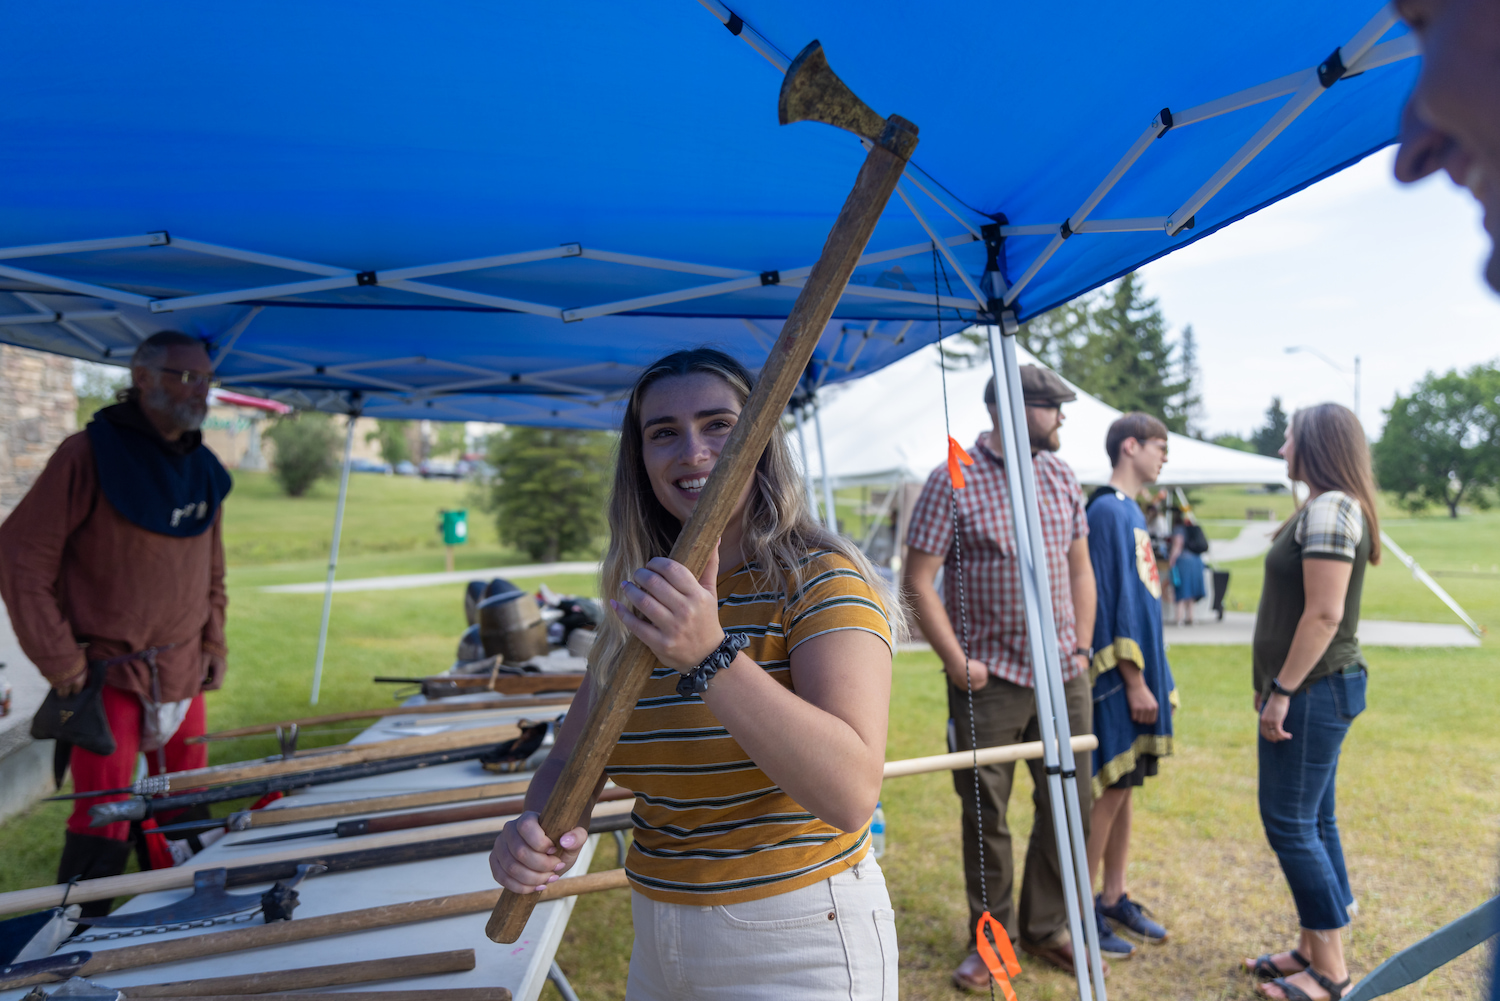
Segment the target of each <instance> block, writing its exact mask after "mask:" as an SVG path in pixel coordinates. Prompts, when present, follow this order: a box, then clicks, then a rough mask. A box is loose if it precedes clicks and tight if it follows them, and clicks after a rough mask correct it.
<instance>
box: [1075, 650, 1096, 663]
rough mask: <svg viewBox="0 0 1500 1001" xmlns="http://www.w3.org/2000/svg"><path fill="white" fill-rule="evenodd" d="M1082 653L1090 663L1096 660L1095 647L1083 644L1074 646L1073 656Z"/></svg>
mask: <svg viewBox="0 0 1500 1001" xmlns="http://www.w3.org/2000/svg"><path fill="white" fill-rule="evenodd" d="M1080 654H1081V655H1082V656H1083V658H1084V659H1085V660H1087V661H1088V662H1089V663H1090V664H1092V663H1093V662H1094V648H1093V647H1091V646H1090V647H1082V646H1078V647H1074V648H1073V656H1075V657H1077V656H1079V655H1080Z"/></svg>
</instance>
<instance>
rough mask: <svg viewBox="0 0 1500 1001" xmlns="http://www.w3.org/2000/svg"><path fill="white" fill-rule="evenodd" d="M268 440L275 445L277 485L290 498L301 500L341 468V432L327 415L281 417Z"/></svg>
mask: <svg viewBox="0 0 1500 1001" xmlns="http://www.w3.org/2000/svg"><path fill="white" fill-rule="evenodd" d="M266 437H267V438H269V439H270V440H271V441H272V442H274V443H275V445H276V459H275V461H274V463H273V464H272V468H273V469H274V471H275V473H276V481H277V482H278V483H280V484H281V489H283V490H285V491H286V492H287V494H288V495H289V496H292V497H301V496H302V495H303V494H305V493H307V490H308V488H309V487H311V486H312V485H313V484H314V483H316V482H317V481H318V480H320V479H322V478H323V477H325V476H332V475H333V473H334V471H335V470H337V469H338V467H339V462H338V458H337V457H336V455H335V452H336V451H337V449H338V447H339V432H338V429H337V428H335V427H334V426H333V420H332V418H330V417H329V416H328V415H327V414H320V413H318V412H317V411H310V410H300V411H294V412H292V413H290V414H287V415H285V416H283V417H278V418H277V419H276V422H275V423H273V424H272V425H271V427H270V429H269V430H267V431H266Z"/></svg>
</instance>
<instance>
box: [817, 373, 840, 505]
mask: <svg viewBox="0 0 1500 1001" xmlns="http://www.w3.org/2000/svg"><path fill="white" fill-rule="evenodd" d="M818 410H819V408H818V403H817V400H813V431H814V432H816V433H817V436H818V466H819V467H820V468H821V469H822V470H823V524H824V525H827V526H828V530H829V531H830V532H832V533H833V534H834V535H838V534H839V514H838V509H837V508H836V507H834V504H833V477H832V476H829V475H828V452H827V451H826V450H824V448H823V415H822V414H821V413H819V412H818Z"/></svg>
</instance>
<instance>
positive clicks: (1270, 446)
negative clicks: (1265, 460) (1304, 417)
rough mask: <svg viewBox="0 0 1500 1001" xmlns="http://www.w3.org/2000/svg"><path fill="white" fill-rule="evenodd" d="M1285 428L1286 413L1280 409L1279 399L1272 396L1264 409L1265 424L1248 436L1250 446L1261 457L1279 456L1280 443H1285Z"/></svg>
mask: <svg viewBox="0 0 1500 1001" xmlns="http://www.w3.org/2000/svg"><path fill="white" fill-rule="evenodd" d="M1286 426H1287V417H1286V411H1285V410H1282V409H1281V397H1279V396H1273V397H1271V405H1270V406H1269V407H1267V408H1266V423H1265V424H1264V425H1262V426H1261V427H1259V428H1257V429H1256V430H1255V433H1254V434H1252V435H1251V436H1250V444H1251V445H1253V446H1254V447H1255V451H1257V452H1259V453H1260V454H1261V455H1270V456H1276V455H1279V454H1280V452H1281V446H1282V443H1284V442H1285V441H1286Z"/></svg>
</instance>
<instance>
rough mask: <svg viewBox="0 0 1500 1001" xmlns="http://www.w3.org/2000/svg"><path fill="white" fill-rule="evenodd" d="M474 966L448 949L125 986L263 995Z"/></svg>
mask: <svg viewBox="0 0 1500 1001" xmlns="http://www.w3.org/2000/svg"><path fill="white" fill-rule="evenodd" d="M472 969H474V950H473V949H454V950H453V951H451V952H428V953H422V954H421V955H416V956H390V957H388V958H386V959H362V960H359V961H358V962H354V963H333V964H330V965H328V966H304V967H302V968H300V969H295V970H267V971H266V972H263V973H237V974H235V975H234V976H230V977H207V978H204V979H200V980H176V981H173V982H171V983H166V984H144V985H142V986H139V987H125V988H122V990H123V991H124V992H125V996H126V997H127V998H180V997H192V996H196V995H203V994H239V995H244V994H266V993H270V992H272V991H300V990H307V989H309V988H312V987H333V986H336V985H338V984H364V983H369V982H371V981H373V980H404V979H407V978H410V977H426V976H431V975H432V974H435V973H463V972H465V971H468V970H472Z"/></svg>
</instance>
